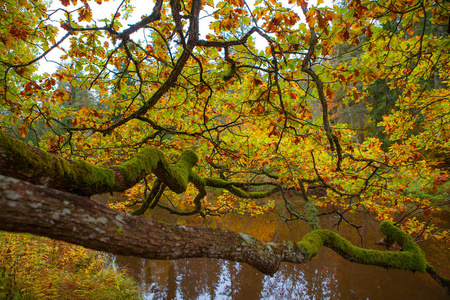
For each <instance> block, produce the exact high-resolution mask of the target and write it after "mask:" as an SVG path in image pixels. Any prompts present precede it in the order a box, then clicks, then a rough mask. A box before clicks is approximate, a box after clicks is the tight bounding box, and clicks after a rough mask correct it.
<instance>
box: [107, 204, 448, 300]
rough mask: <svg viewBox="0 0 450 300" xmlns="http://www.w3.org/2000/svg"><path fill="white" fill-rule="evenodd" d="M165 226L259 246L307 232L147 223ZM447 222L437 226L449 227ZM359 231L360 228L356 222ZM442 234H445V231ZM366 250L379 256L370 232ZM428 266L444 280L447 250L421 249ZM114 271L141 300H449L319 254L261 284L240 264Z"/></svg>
mask: <svg viewBox="0 0 450 300" xmlns="http://www.w3.org/2000/svg"><path fill="white" fill-rule="evenodd" d="M151 217H152V218H153V219H157V220H160V221H163V222H169V223H173V224H175V223H178V224H180V223H183V222H186V221H187V222H190V223H191V224H195V225H198V226H208V227H222V228H228V229H230V230H234V231H237V232H245V233H247V234H250V235H253V236H255V237H257V238H259V239H261V240H263V241H273V240H274V239H275V238H276V240H277V241H280V240H294V241H295V240H298V239H300V238H301V237H302V236H303V235H304V234H305V233H306V232H308V231H309V229H308V228H307V227H306V226H303V224H301V223H299V224H297V223H296V224H291V226H290V228H288V227H287V226H286V224H285V223H279V222H270V221H267V218H255V219H252V218H249V217H245V216H241V215H227V216H225V217H223V218H210V219H207V222H206V223H203V224H202V222H203V221H199V220H192V219H189V220H186V219H183V220H181V219H178V220H177V219H176V217H174V216H172V215H168V214H165V212H162V211H157V212H154V215H153V216H151ZM449 219H450V218H449V216H448V215H445V216H444V217H443V220H444V221H445V223H446V226H447V225H450V224H447V223H448V222H449ZM321 221H322V224H321V225H322V227H323V228H332V226H333V224H335V222H336V220H335V219H333V218H329V219H324V220H321ZM357 221H358V224H362V225H364V224H365V223H364V221H363V220H362V218H361V219H360V220H357ZM444 227H445V226H444ZM340 233H341V235H342V236H344V237H345V238H348V239H349V240H350V241H351V242H352V243H354V244H357V245H361V244H360V240H359V238H358V236H357V235H356V234H355V231H354V229H353V228H351V227H350V226H347V227H346V226H345V225H344V226H342V227H341V231H340ZM362 233H363V236H364V247H366V248H373V249H378V250H381V248H379V247H378V246H375V245H374V241H375V240H377V239H379V238H381V235H380V234H379V233H377V232H376V231H375V230H374V229H372V228H371V227H370V226H368V225H367V226H364V227H363V230H362ZM420 246H421V248H422V249H423V250H424V251H425V253H426V256H427V259H428V261H429V262H430V263H431V264H433V265H434V266H435V267H436V268H437V269H438V271H440V272H441V273H442V274H443V275H444V276H447V277H448V276H450V249H449V247H448V245H443V244H438V243H433V242H424V243H421V244H420ZM113 260H114V264H115V265H116V266H117V267H118V268H126V269H128V270H130V272H131V274H132V275H133V276H134V278H135V280H136V281H137V282H138V284H139V285H140V287H141V289H142V291H143V294H144V297H145V299H238V300H239V299H245V300H252V299H276V300H281V299H386V300H389V299H395V300H398V299H417V300H421V299H424V300H425V299H426V300H433V299H449V297H448V296H447V294H445V292H444V290H443V289H442V288H441V287H440V286H439V285H438V284H437V283H436V282H435V281H434V280H433V279H431V277H430V276H429V275H427V274H421V273H412V272H407V271H400V270H386V269H383V268H380V267H373V266H365V265H358V264H355V263H351V262H348V261H346V260H344V259H343V258H341V257H340V256H339V255H337V254H336V253H335V252H333V251H331V250H329V249H327V248H323V249H322V250H321V251H320V252H319V255H318V256H316V257H315V258H314V259H313V260H312V261H310V262H308V263H306V264H303V265H293V264H287V263H284V264H282V265H281V267H280V270H279V271H278V272H277V273H276V274H275V275H274V276H273V277H270V276H266V275H263V274H261V273H259V272H258V271H256V270H255V269H253V268H251V267H249V266H248V265H246V264H240V263H236V262H229V261H224V260H218V259H209V258H195V259H182V260H175V261H155V260H145V259H140V258H134V257H121V256H114V257H113Z"/></svg>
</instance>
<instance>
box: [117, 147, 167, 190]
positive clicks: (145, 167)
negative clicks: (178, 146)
mask: <svg viewBox="0 0 450 300" xmlns="http://www.w3.org/2000/svg"><path fill="white" fill-rule="evenodd" d="M160 161H165V162H166V159H165V158H164V156H163V155H162V153H161V152H160V151H159V150H157V149H156V148H153V147H147V148H144V149H142V150H141V151H139V153H138V154H136V155H135V156H134V157H133V158H131V159H130V160H128V161H126V162H124V163H123V164H120V165H118V166H116V167H117V168H118V169H119V170H120V172H121V173H122V175H123V176H124V177H125V180H126V181H127V182H132V183H134V182H137V181H139V180H140V178H143V176H145V175H147V174H150V173H152V172H153V171H154V170H155V169H156V167H157V166H158V162H160ZM166 164H167V162H166Z"/></svg>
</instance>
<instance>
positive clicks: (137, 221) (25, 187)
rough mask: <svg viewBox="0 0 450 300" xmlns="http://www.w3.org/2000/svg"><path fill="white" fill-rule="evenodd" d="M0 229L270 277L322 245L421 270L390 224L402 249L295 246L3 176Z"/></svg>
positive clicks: (310, 238)
mask: <svg viewBox="0 0 450 300" xmlns="http://www.w3.org/2000/svg"><path fill="white" fill-rule="evenodd" d="M0 229H1V230H7V231H14V232H29V233H34V234H38V235H44V236H47V237H50V238H54V239H59V240H64V241H67V242H70V243H74V244H79V245H82V246H85V247H88V248H92V249H95V250H100V251H107V252H111V253H114V254H121V255H132V256H139V257H143V258H150V259H179V258H189V257H211V258H223V259H227V260H233V261H240V262H245V263H248V264H249V265H251V266H253V267H255V268H257V269H258V270H260V271H261V272H263V273H265V274H273V273H275V272H276V271H277V270H278V267H279V265H280V262H282V261H285V262H291V263H304V262H306V261H308V260H310V259H311V258H313V257H314V256H315V255H316V254H317V253H318V251H319V249H320V248H321V247H322V246H326V247H329V248H331V249H333V250H334V251H336V252H337V253H339V254H340V255H342V256H343V257H344V258H346V259H348V260H350V261H353V262H357V263H363V264H368V265H376V266H382V267H386V268H397V269H403V270H411V271H421V272H425V271H426V268H427V267H428V263H427V262H426V260H425V257H424V254H423V252H422V251H421V250H420V248H419V247H418V246H417V245H416V244H415V243H414V242H413V241H412V240H411V237H410V236H409V235H407V234H405V233H404V232H402V231H401V230H399V229H398V228H396V227H395V226H394V225H393V224H392V223H390V222H383V223H382V226H381V230H382V231H383V232H384V233H385V234H386V235H387V236H388V237H389V238H391V239H394V240H395V241H397V242H398V243H399V244H400V245H402V246H403V250H404V251H402V252H393V251H375V250H368V249H361V248H358V247H356V246H353V245H352V244H351V243H350V242H348V241H347V240H345V239H343V238H342V237H340V236H339V235H338V234H336V233H334V232H332V231H329V230H315V231H312V232H310V233H308V234H307V235H306V236H304V237H303V239H302V240H301V241H300V242H296V243H292V242H281V243H263V242H261V241H259V240H256V239H255V238H253V237H251V236H248V235H245V234H240V233H235V232H232V231H229V230H224V229H217V228H202V227H195V226H175V225H165V224H161V223H158V222H155V221H152V220H148V219H146V218H143V217H138V216H132V215H128V214H125V213H122V212H119V211H116V210H112V209H109V208H108V207H106V206H105V205H102V204H99V203H97V202H95V201H93V200H91V199H89V198H87V197H83V196H78V195H73V194H69V193H66V192H61V191H58V190H54V189H50V188H46V187H42V186H35V185H32V184H30V183H28V182H24V181H21V180H18V179H14V178H10V177H5V176H2V175H0Z"/></svg>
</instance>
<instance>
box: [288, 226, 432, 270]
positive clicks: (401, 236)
mask: <svg viewBox="0 0 450 300" xmlns="http://www.w3.org/2000/svg"><path fill="white" fill-rule="evenodd" d="M381 230H382V232H383V233H384V234H386V236H387V237H389V238H392V239H394V240H395V241H397V242H398V243H399V244H400V245H402V246H403V251H377V250H371V249H362V248H359V247H356V246H354V245H352V244H351V243H350V242H349V241H347V240H346V239H344V238H342V237H341V236H340V235H338V234H337V233H335V232H332V231H329V230H325V229H322V230H315V231H312V232H310V233H308V234H307V235H305V236H304V237H303V239H302V240H301V241H300V242H298V243H297V246H298V247H299V248H300V250H301V251H302V253H303V254H304V255H305V256H306V258H307V259H311V258H313V257H314V256H316V255H317V253H318V252H319V250H320V248H321V247H322V246H326V247H329V248H331V249H333V250H334V251H335V252H337V253H338V254H340V255H341V256H343V257H344V258H346V259H348V260H350V261H353V262H358V263H362V264H366V265H375V266H380V267H384V268H396V269H401V270H410V271H420V272H425V271H426V268H427V266H428V263H427V261H426V259H425V255H424V253H423V251H422V250H421V249H420V248H419V246H417V245H416V244H415V243H414V242H413V241H412V239H411V237H410V236H409V235H407V234H406V233H404V232H403V231H401V230H400V229H399V228H397V227H395V226H394V224H392V222H388V221H384V222H382V223H381Z"/></svg>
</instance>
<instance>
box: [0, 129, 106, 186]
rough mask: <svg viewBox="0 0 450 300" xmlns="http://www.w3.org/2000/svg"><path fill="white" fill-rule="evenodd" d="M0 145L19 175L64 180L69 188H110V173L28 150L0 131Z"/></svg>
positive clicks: (101, 168)
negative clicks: (66, 180)
mask: <svg viewBox="0 0 450 300" xmlns="http://www.w3.org/2000/svg"><path fill="white" fill-rule="evenodd" d="M0 144H1V145H2V148H3V149H4V150H5V151H6V156H7V157H8V159H11V160H13V161H14V165H15V166H16V167H17V168H18V169H20V170H21V171H22V172H23V173H27V174H30V176H31V177H32V176H36V177H38V176H45V177H48V178H52V179H57V178H61V177H62V178H66V179H68V180H70V181H73V185H78V186H92V187H99V186H103V185H111V186H112V185H113V184H114V173H113V171H112V170H110V169H107V168H103V167H99V166H94V165H91V164H89V163H87V162H84V161H81V160H67V159H64V158H62V157H59V156H56V155H51V154H49V153H47V152H46V151H44V150H40V149H39V150H38V149H37V148H34V150H32V149H33V148H30V147H28V146H27V145H26V144H25V143H23V142H22V141H19V140H17V139H14V138H11V137H9V136H8V135H6V134H5V133H4V132H3V131H0Z"/></svg>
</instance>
